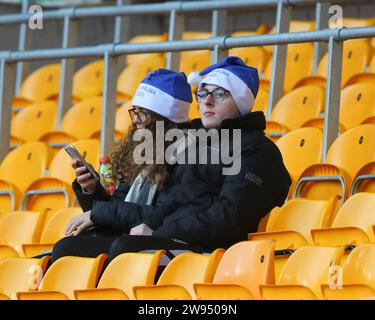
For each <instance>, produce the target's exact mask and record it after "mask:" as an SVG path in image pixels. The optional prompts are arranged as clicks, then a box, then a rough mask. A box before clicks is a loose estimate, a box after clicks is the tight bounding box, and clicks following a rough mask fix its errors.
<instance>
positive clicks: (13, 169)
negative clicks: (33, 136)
mask: <svg viewBox="0 0 375 320" xmlns="http://www.w3.org/2000/svg"><path fill="white" fill-rule="evenodd" d="M50 152H51V151H50V149H49V147H48V145H46V144H45V143H43V142H38V141H35V142H28V143H25V144H23V145H21V146H19V147H17V148H16V149H14V150H12V151H11V152H9V153H8V154H7V156H6V157H5V159H4V160H3V162H2V163H1V165H0V214H1V213H6V212H8V211H11V210H16V209H18V207H19V204H20V200H21V197H22V196H23V194H24V192H25V191H26V189H27V188H28V187H29V186H30V185H31V183H33V182H34V181H35V180H37V179H40V178H42V177H44V171H45V169H46V167H47V164H48V162H49V159H50Z"/></svg>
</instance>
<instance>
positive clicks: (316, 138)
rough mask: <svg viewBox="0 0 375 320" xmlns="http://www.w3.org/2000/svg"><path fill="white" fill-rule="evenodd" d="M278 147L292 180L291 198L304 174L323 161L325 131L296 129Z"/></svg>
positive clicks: (282, 138)
mask: <svg viewBox="0 0 375 320" xmlns="http://www.w3.org/2000/svg"><path fill="white" fill-rule="evenodd" d="M276 145H277V147H278V148H279V149H280V152H281V154H282V156H283V160H284V164H285V166H286V168H287V169H288V172H289V174H290V176H291V178H292V185H291V187H290V188H289V195H288V198H290V197H291V196H292V194H293V190H294V187H295V185H296V183H297V181H298V179H299V177H300V175H301V174H302V172H303V171H304V170H305V169H306V168H308V167H309V166H311V165H313V164H315V163H319V162H321V160H322V152H323V131H322V130H320V129H317V128H300V129H295V130H293V131H291V132H288V133H286V134H285V135H284V136H282V137H281V138H280V139H279V140H278V141H277V142H276Z"/></svg>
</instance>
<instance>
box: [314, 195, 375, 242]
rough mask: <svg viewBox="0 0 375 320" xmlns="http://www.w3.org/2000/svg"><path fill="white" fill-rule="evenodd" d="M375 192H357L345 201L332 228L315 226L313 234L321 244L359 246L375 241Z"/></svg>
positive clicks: (315, 239) (315, 240)
mask: <svg viewBox="0 0 375 320" xmlns="http://www.w3.org/2000/svg"><path fill="white" fill-rule="evenodd" d="M374 208H375V193H367V192H361V193H356V194H355V195H353V196H351V197H350V198H349V199H348V200H346V201H345V203H344V205H343V206H342V207H341V208H340V210H339V212H338V213H337V215H336V217H335V220H334V221H333V223H332V226H331V227H330V228H319V229H317V228H314V229H313V230H311V236H312V238H313V240H314V243H315V244H316V245H319V246H348V245H349V246H357V245H359V244H361V243H370V242H375V234H374V233H373V230H372V227H373V225H375V214H374Z"/></svg>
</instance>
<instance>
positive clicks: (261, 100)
mask: <svg viewBox="0 0 375 320" xmlns="http://www.w3.org/2000/svg"><path fill="white" fill-rule="evenodd" d="M268 94H269V92H268V90H266V89H263V88H259V90H258V94H257V97H256V98H255V103H254V106H253V109H252V110H251V111H253V112H254V111H262V112H263V113H264V115H265V116H267V110H268V98H269V96H268Z"/></svg>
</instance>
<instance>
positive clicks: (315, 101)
mask: <svg viewBox="0 0 375 320" xmlns="http://www.w3.org/2000/svg"><path fill="white" fill-rule="evenodd" d="M324 101H325V91H324V89H323V88H321V87H319V86H314V85H309V86H304V87H301V88H297V89H295V90H293V91H291V92H289V93H287V94H286V95H285V96H283V97H282V98H281V99H280V100H279V101H278V102H277V103H276V105H275V106H274V107H273V109H272V113H271V119H270V120H269V121H267V124H266V133H267V134H268V135H269V136H273V137H275V138H278V137H280V136H281V135H282V134H283V133H285V132H289V131H290V130H294V129H297V128H300V127H301V126H302V125H303V124H304V123H305V122H306V121H307V120H309V119H313V118H316V117H319V115H320V112H321V111H322V110H323V109H324ZM271 130H276V131H271Z"/></svg>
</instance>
